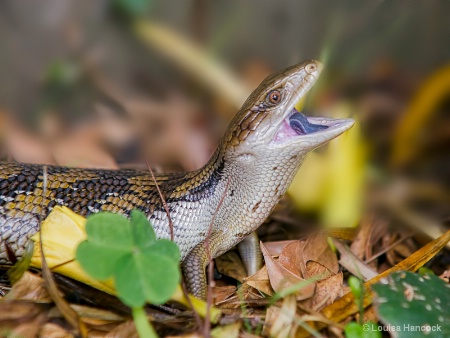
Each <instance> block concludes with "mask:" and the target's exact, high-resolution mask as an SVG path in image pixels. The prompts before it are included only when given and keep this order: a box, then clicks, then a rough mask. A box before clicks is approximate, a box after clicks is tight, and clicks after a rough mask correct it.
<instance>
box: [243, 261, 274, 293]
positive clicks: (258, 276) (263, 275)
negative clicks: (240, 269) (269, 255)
mask: <svg viewBox="0 0 450 338" xmlns="http://www.w3.org/2000/svg"><path fill="white" fill-rule="evenodd" d="M244 284H247V285H249V286H251V287H252V288H255V289H257V290H259V291H261V292H263V293H265V294H267V295H269V296H272V295H273V289H272V287H271V285H270V281H269V274H268V273H267V267H266V266H265V265H264V266H263V267H262V268H261V269H259V271H258V272H257V273H255V274H254V275H252V276H250V277H247V278H245V279H244Z"/></svg>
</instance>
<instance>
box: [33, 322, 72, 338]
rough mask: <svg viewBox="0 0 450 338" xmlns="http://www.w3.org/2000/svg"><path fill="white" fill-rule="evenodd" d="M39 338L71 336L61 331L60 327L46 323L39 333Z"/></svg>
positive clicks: (68, 337)
mask: <svg viewBox="0 0 450 338" xmlns="http://www.w3.org/2000/svg"><path fill="white" fill-rule="evenodd" d="M39 337H40V338H73V335H72V334H70V333H69V332H67V331H66V330H65V329H63V328H62V327H61V326H59V325H56V324H53V323H47V324H44V325H43V326H42V327H41V330H40V331H39Z"/></svg>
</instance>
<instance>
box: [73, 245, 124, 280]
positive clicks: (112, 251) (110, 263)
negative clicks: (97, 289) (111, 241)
mask: <svg viewBox="0 0 450 338" xmlns="http://www.w3.org/2000/svg"><path fill="white" fill-rule="evenodd" d="M127 252H129V251H128V250H127V249H124V248H122V247H108V246H104V245H98V244H96V243H91V242H89V241H83V242H81V243H80V245H79V246H78V248H77V253H76V257H77V260H78V261H79V263H80V264H81V266H82V267H83V269H84V270H85V271H86V272H87V273H88V274H89V275H91V276H92V277H94V278H96V279H99V280H105V279H107V278H109V277H111V276H112V275H113V274H114V271H115V269H116V264H117V261H118V260H119V259H120V258H121V257H123V255H125V254H127Z"/></svg>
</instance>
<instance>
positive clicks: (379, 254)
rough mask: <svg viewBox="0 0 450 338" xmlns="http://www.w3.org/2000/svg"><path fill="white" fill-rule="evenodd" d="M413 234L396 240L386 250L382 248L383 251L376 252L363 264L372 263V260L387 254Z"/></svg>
mask: <svg viewBox="0 0 450 338" xmlns="http://www.w3.org/2000/svg"><path fill="white" fill-rule="evenodd" d="M413 235H414V234H409V235H406V236H404V237H401V238H399V239H398V240H396V241H395V242H394V243H392V244H391V245H389V246H388V247H387V248H384V249H383V250H381V251H380V252H378V253H377V254H376V255H373V256H372V257H370V258H369V259H366V260H365V261H364V263H366V264H369V263H370V262H372V261H373V260H374V259H377V258H378V257H380V256H381V255H383V254H385V253H386V252H388V251H389V250H391V249H393V248H395V247H396V246H397V245H399V244H400V243H401V242H403V241H404V240H406V239H408V238H411V237H412V236H413Z"/></svg>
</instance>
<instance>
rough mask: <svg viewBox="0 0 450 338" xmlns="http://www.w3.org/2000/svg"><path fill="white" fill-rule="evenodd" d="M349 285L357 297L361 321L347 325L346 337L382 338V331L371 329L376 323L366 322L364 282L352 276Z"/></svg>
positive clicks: (356, 301)
mask: <svg viewBox="0 0 450 338" xmlns="http://www.w3.org/2000/svg"><path fill="white" fill-rule="evenodd" d="M348 286H349V287H350V290H351V292H352V293H353V296H354V297H355V304H356V306H357V307H358V309H359V323H356V322H350V323H348V324H347V325H345V329H344V332H345V337H347V338H381V332H379V331H377V330H371V328H372V327H373V326H374V325H375V324H374V323H371V322H368V323H366V324H364V322H363V321H364V283H363V281H362V280H361V279H360V278H357V277H355V276H350V277H349V279H348Z"/></svg>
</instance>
